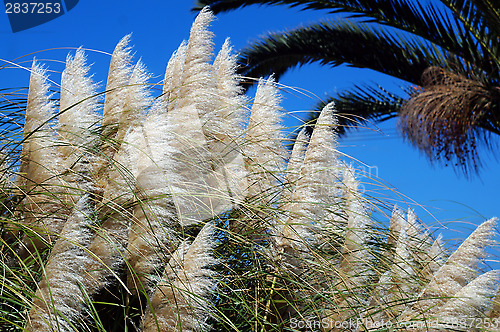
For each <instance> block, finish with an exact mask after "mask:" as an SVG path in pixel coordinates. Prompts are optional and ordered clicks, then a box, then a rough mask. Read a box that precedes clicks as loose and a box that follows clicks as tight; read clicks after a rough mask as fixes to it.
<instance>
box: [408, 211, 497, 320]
mask: <svg viewBox="0 0 500 332" xmlns="http://www.w3.org/2000/svg"><path fill="white" fill-rule="evenodd" d="M496 224H497V219H496V218H491V219H490V220H487V221H485V222H484V223H482V224H481V225H479V226H478V227H477V228H476V230H475V231H474V232H472V234H471V235H469V237H468V238H467V239H466V240H465V241H464V242H463V243H462V244H461V245H460V246H459V247H458V248H457V250H455V252H454V253H453V254H452V255H451V256H450V257H449V258H448V260H447V261H446V263H445V264H444V265H443V266H441V268H440V269H439V270H438V271H437V272H436V274H434V276H433V278H432V279H431V281H430V282H429V284H428V285H427V287H426V289H425V290H424V291H423V292H422V294H421V295H420V300H419V301H418V302H417V303H416V306H418V308H419V309H422V310H425V311H426V314H433V313H436V312H437V311H438V310H439V308H440V306H439V304H440V303H442V302H444V301H446V297H449V296H453V295H454V294H457V292H458V291H460V289H462V287H463V286H465V285H466V284H467V283H468V282H470V281H472V280H473V279H474V278H475V277H476V276H477V274H478V271H477V267H478V264H479V263H480V261H481V260H482V259H483V258H484V257H485V256H486V252H485V249H486V248H487V247H488V246H489V245H490V244H491V243H492V237H493V235H494V228H495V226H496ZM441 297H444V298H441Z"/></svg>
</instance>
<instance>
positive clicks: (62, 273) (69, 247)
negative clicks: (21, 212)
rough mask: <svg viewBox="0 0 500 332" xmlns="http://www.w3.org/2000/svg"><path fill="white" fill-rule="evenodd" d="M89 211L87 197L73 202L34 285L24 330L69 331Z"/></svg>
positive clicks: (77, 304)
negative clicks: (35, 287)
mask: <svg viewBox="0 0 500 332" xmlns="http://www.w3.org/2000/svg"><path fill="white" fill-rule="evenodd" d="M91 215H92V211H91V208H90V206H89V198H88V196H83V197H82V198H80V200H79V201H78V202H77V204H76V205H75V208H74V209H73V212H72V213H71V215H70V216H69V218H68V221H67V222H66V224H65V225H64V227H63V229H62V231H61V234H60V237H59V239H58V240H57V241H56V244H55V245H54V247H53V248H52V251H51V254H50V258H49V260H48V262H47V264H46V266H45V269H44V271H45V273H44V274H43V276H42V280H41V281H40V282H39V284H38V288H37V290H36V294H35V297H34V300H33V306H32V307H31V310H30V311H29V314H28V320H27V325H26V330H28V331H32V332H38V331H39V332H45V331H73V330H74V329H73V328H72V326H71V323H74V322H75V321H76V318H77V317H78V315H79V314H80V312H81V310H82V309H83V306H84V303H85V298H86V296H85V294H83V293H82V289H81V285H82V284H83V283H84V278H85V273H84V272H85V271H84V266H85V262H86V261H87V260H88V256H87V253H86V247H87V245H88V244H89V242H90V239H91V236H92V234H91V232H90V228H89V226H91V224H92V222H93V220H92V218H91Z"/></svg>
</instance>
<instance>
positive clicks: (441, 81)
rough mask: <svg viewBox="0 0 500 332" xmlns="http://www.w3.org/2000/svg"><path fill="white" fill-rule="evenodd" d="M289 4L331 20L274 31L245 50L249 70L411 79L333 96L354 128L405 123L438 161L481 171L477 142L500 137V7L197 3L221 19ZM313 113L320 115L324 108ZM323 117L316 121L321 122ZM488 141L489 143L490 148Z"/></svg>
mask: <svg viewBox="0 0 500 332" xmlns="http://www.w3.org/2000/svg"><path fill="white" fill-rule="evenodd" d="M252 4H259V5H284V6H288V7H300V8H303V9H305V10H327V11H329V12H330V13H332V14H335V13H343V14H344V15H343V16H339V15H337V16H332V19H330V20H325V21H323V22H318V23H315V24H311V25H309V26H305V27H300V28H297V29H294V30H291V31H286V32H279V33H271V34H269V35H268V36H266V37H263V38H261V39H259V40H257V41H256V42H253V43H252V44H250V45H248V46H247V47H245V48H244V49H242V50H241V52H240V58H239V62H240V63H241V64H246V65H245V66H243V67H242V68H241V69H240V73H241V74H243V75H245V76H250V77H260V76H265V75H269V74H272V73H274V75H275V77H276V78H279V77H280V76H281V75H283V74H284V73H285V72H286V71H288V70H289V69H291V68H293V67H297V66H301V65H304V64H308V63H312V62H319V63H320V64H322V65H325V66H332V67H335V66H338V65H341V64H347V65H350V66H353V67H360V68H370V69H373V70H376V71H378V72H381V73H384V74H388V75H390V76H393V77H395V78H398V79H401V80H403V81H406V82H408V84H407V86H406V87H405V88H403V89H402V91H400V92H401V93H392V92H389V91H386V90H385V89H384V88H383V87H381V86H368V85H363V86H356V87H354V88H353V89H352V90H350V91H343V92H341V93H339V94H337V95H334V96H331V97H329V99H328V100H326V101H325V102H323V103H321V104H322V105H319V106H318V108H321V107H323V106H324V104H327V103H329V102H331V101H335V102H336V105H337V108H338V109H339V111H340V112H342V113H346V114H350V115H351V117H350V119H345V120H343V123H342V124H343V125H344V126H345V128H349V127H353V125H356V124H359V122H360V121H361V122H362V121H366V120H367V119H372V120H377V121H383V120H387V119H389V118H393V117H395V116H398V117H399V127H400V129H401V131H402V133H403V136H404V137H405V138H406V139H408V140H409V141H410V142H411V143H412V144H413V145H415V146H416V147H418V148H419V149H421V150H422V151H424V152H425V153H426V154H427V155H428V157H429V158H430V159H431V160H439V161H444V162H445V163H453V164H454V165H455V166H457V167H459V168H461V169H462V170H463V171H464V172H465V173H466V174H467V173H468V172H469V171H471V170H473V171H477V170H478V167H479V166H480V162H479V160H478V155H477V153H476V145H477V143H478V142H482V143H488V141H489V136H490V134H497V135H498V134H500V109H499V107H500V106H499V105H500V103H499V101H500V87H499V80H500V72H499V69H500V44H499V41H500V6H499V5H498V3H496V2H495V1H491V0H472V1H465V0H441V1H428V2H427V1H426V2H423V1H410V0H198V2H197V5H196V7H195V9H199V8H202V7H204V6H206V5H209V6H210V7H211V9H212V11H214V12H215V13H219V12H224V11H230V10H233V9H237V8H240V7H244V6H248V5H252ZM314 114H318V113H317V112H315V113H314ZM314 118H315V115H312V116H311V119H313V120H314ZM486 145H488V144H486Z"/></svg>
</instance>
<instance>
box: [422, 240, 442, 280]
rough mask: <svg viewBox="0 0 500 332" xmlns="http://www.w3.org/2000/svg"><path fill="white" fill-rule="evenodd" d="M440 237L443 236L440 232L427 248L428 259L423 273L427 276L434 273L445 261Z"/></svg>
mask: <svg viewBox="0 0 500 332" xmlns="http://www.w3.org/2000/svg"><path fill="white" fill-rule="evenodd" d="M442 239H443V237H442V235H441V234H440V235H439V236H438V237H437V238H436V240H434V242H433V243H432V246H431V248H430V249H429V255H428V256H429V260H428V262H427V265H426V266H425V268H424V274H426V275H428V276H432V275H434V274H435V273H436V272H437V271H438V270H439V268H440V267H441V266H443V264H444V263H445V262H446V258H445V250H444V248H443V244H442Z"/></svg>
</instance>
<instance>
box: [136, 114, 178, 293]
mask: <svg viewBox="0 0 500 332" xmlns="http://www.w3.org/2000/svg"><path fill="white" fill-rule="evenodd" d="M156 107H160V104H156ZM168 119H169V118H168V117H167V115H166V114H161V113H160V111H159V110H156V111H154V112H152V114H150V115H149V116H148V118H147V120H146V122H145V123H144V134H145V137H146V139H145V140H144V144H145V145H144V146H143V147H142V148H141V151H142V152H144V153H145V154H146V155H145V156H144V157H143V158H141V159H140V160H139V161H138V165H139V170H138V175H137V183H136V194H137V197H138V199H139V200H140V204H138V205H137V206H135V207H134V210H133V214H134V218H133V223H132V225H131V230H130V234H129V241H128V251H127V260H128V262H129V264H130V266H131V272H132V273H130V274H129V278H128V286H129V288H131V289H138V288H141V287H139V285H142V287H144V288H145V289H146V291H148V292H149V291H150V286H151V283H150V282H149V281H150V280H151V279H154V276H153V274H154V273H155V272H157V271H158V270H159V269H160V267H161V265H162V261H165V260H166V259H167V258H168V256H169V254H170V253H171V252H172V251H173V250H174V249H175V248H176V247H177V245H178V241H179V240H178V228H179V220H178V217H177V215H178V213H177V208H176V206H175V204H174V200H173V197H172V195H171V193H172V188H173V187H174V186H175V185H176V184H177V183H179V182H180V181H181V179H180V178H179V177H178V176H177V175H176V174H175V160H174V159H173V156H174V155H175V153H176V150H175V148H174V147H173V146H172V142H173V140H174V139H175V137H174V136H173V135H172V133H173V131H174V130H173V128H172V126H171V124H170V122H169V121H168Z"/></svg>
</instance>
